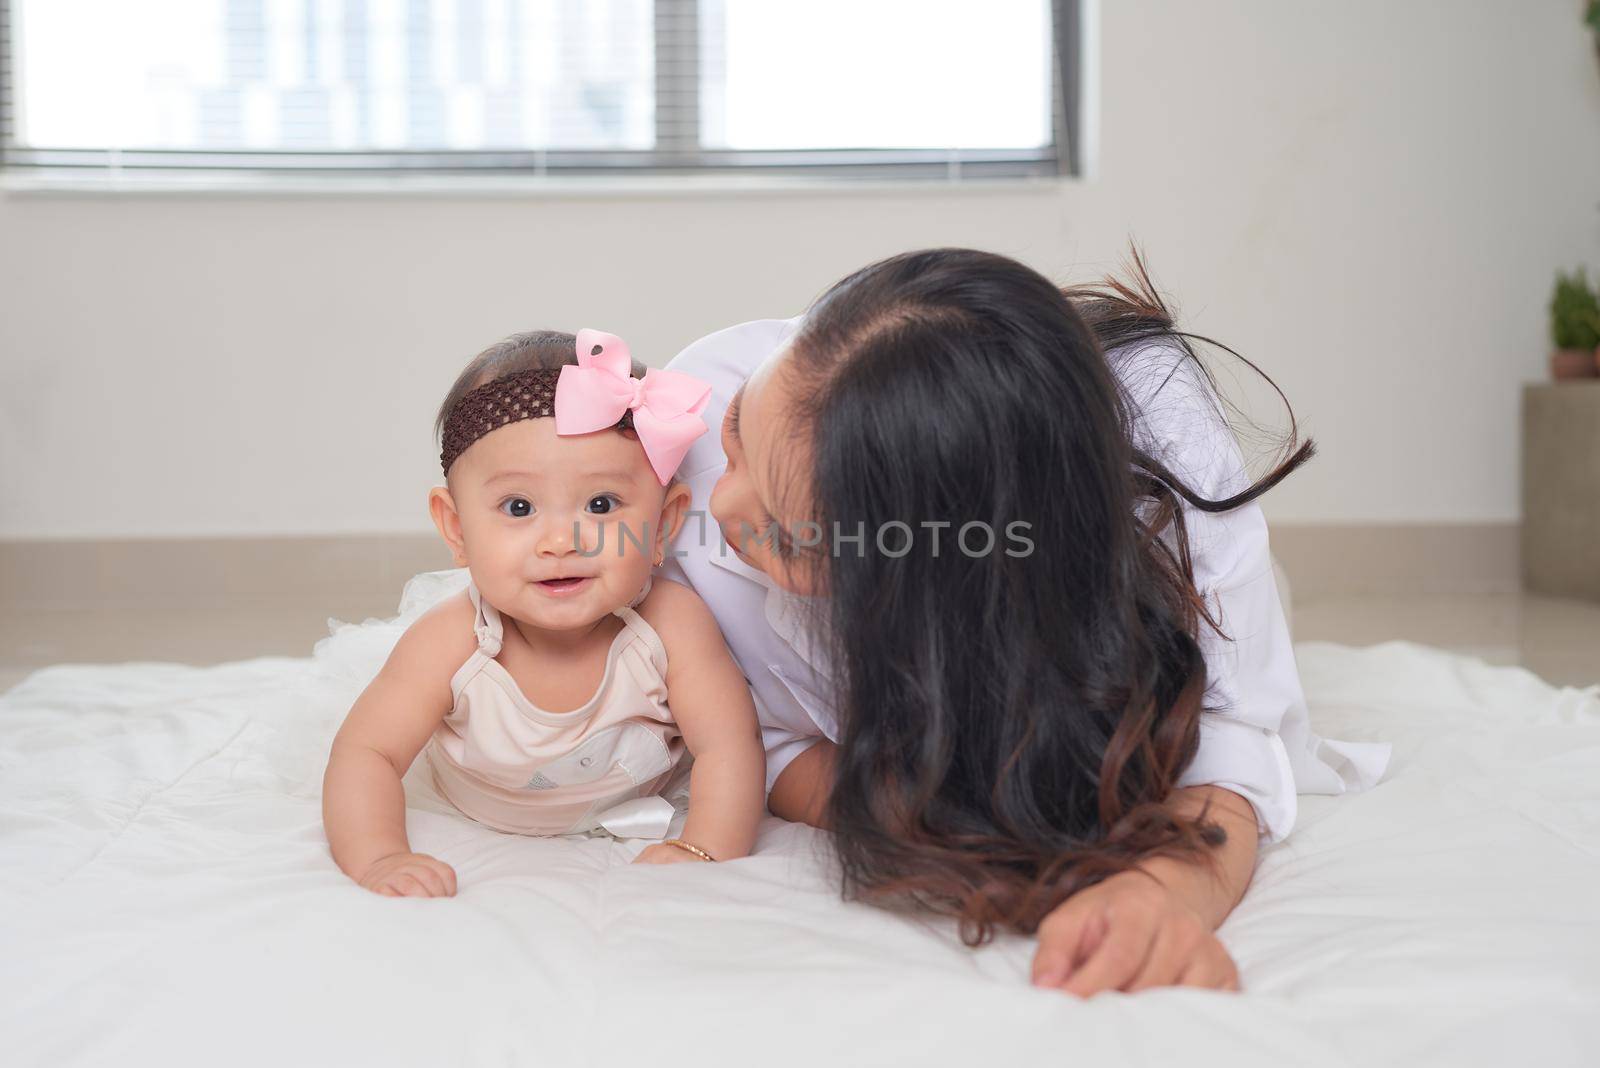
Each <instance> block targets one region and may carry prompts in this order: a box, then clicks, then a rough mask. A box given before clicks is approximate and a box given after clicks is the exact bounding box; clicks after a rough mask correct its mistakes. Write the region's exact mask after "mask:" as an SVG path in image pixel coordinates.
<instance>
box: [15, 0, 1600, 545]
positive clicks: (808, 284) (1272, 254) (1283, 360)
mask: <svg viewBox="0 0 1600 1068" xmlns="http://www.w3.org/2000/svg"><path fill="white" fill-rule="evenodd" d="M1103 6H1104V10H1103V12H1102V16H1101V35H1102V41H1101V44H1102V53H1101V57H1100V64H1101V72H1102V73H1101V78H1102V81H1101V111H1100V114H1099V128H1100V133H1101V139H1100V143H1099V145H1098V152H1097V155H1098V159H1099V167H1098V173H1097V174H1096V175H1095V176H1094V177H1093V178H1092V179H1090V180H1086V181H1080V182H1073V183H1069V184H1066V185H1064V186H1061V187H1055V188H1046V189H1043V190H1040V189H1016V188H1013V189H1011V190H1009V191H1000V192H996V191H993V190H978V189H970V190H956V191H951V192H935V191H928V192H916V193H911V194H906V193H904V192H895V193H885V192H881V191H880V192H876V193H875V192H871V191H861V192H848V193H831V192H830V193H814V194H805V195H797V194H793V193H783V194H773V193H763V194H738V195H727V194H723V195H688V196H663V195H653V196H645V195H634V196H628V197H611V198H571V197H569V198H550V197H540V196H496V197H484V196H476V197H470V196H458V197H442V196H436V195H429V196H404V197H400V196H382V197H364V198H357V197H349V196H326V197H308V196H262V195H253V196H252V195H233V196H195V195H191V196H152V195H121V196H85V195H62V194H54V195H42V194H32V195H24V194H12V195H8V196H5V197H3V198H0V537H3V538H37V537H53V536H86V537H117V536H136V535H208V534H229V533H275V532H295V533H330V532H353V531H362V532H367V531H423V530H426V529H428V526H427V520H426V516H425V513H424V509H423V494H424V491H425V489H426V488H427V486H429V485H431V484H432V481H433V479H434V477H435V473H436V466H435V465H436V460H435V452H434V448H433V444H432V442H431V440H430V437H429V430H430V420H431V417H432V415H433V411H434V407H435V405H436V404H437V403H438V400H439V398H440V396H441V395H442V393H443V391H444V390H445V388H446V387H447V386H448V384H449V382H450V380H451V379H452V377H453V376H454V374H455V372H456V371H457V370H458V368H459V366H460V364H461V363H462V362H463V361H464V360H465V359H466V358H467V357H468V356H469V355H471V353H472V352H474V351H476V350H477V349H478V348H479V347H481V346H482V345H484V344H485V343H487V342H489V341H492V340H494V339H495V338H497V337H499V336H500V335H502V334H505V333H508V332H510V331H513V330H518V329H526V328H530V327H536V326H551V327H564V328H576V327H578V326H584V325H593V326H597V327H602V328H605V329H608V330H612V331H614V332H616V333H619V334H621V335H623V336H625V337H627V338H629V339H630V341H632V343H633V344H634V346H635V351H636V352H637V353H639V354H641V355H643V356H645V357H646V358H647V359H649V360H650V361H651V362H661V361H664V360H665V359H667V358H669V357H670V356H671V354H672V353H673V352H675V351H676V350H677V349H678V348H679V347H681V346H682V345H684V344H685V343H687V342H688V341H691V340H693V339H694V338H695V337H696V336H698V335H700V334H702V333H705V332H707V331H709V330H712V329H715V328H718V327H721V326H724V325H727V324H730V323H733V322H736V321H740V320H744V319H749V318H757V317H764V316H781V315H790V314H794V313H795V312H797V311H799V310H800V309H801V308H802V307H803V306H804V305H805V303H806V302H807V301H808V300H809V299H810V298H811V297H813V296H814V295H815V294H816V293H817V292H818V291H820V290H821V289H822V288H823V287H824V286H826V285H827V284H828V283H829V282H830V281H832V280H833V279H835V278H836V277H838V276H840V275H842V274H843V273H845V272H846V271H848V270H850V269H852V268H854V267H857V266H859V265H861V264H863V263H865V262H867V261H869V260H872V259H874V258H877V257H879V256H882V255H885V254H888V253H892V252H896V251H899V250H902V249H907V248H914V247H920V246H929V245H940V244H965V245H977V246H982V247H986V248H990V249H995V250H997V251H1001V252H1005V253H1009V254H1011V255H1015V256H1019V257H1021V258H1023V259H1025V260H1027V261H1028V262H1030V263H1032V264H1033V265H1035V266H1036V267H1038V268H1040V269H1041V270H1044V271H1046V272H1049V273H1051V274H1053V275H1056V276H1058V277H1062V278H1083V277H1087V276H1089V275H1092V274H1094V273H1096V272H1098V271H1099V270H1101V269H1103V268H1105V267H1108V266H1111V265H1113V264H1114V263H1115V261H1116V260H1117V259H1118V257H1119V256H1120V254H1121V252H1122V249H1123V246H1124V243H1125V240H1126V238H1127V237H1128V236H1129V235H1134V236H1136V237H1137V238H1138V239H1139V240H1140V241H1141V242H1142V243H1143V244H1144V246H1145V248H1146V250H1147V252H1148V253H1149V256H1150V258H1151V262H1152V263H1153V265H1154V267H1155V270H1156V272H1157V274H1158V276H1159V279H1160V281H1161V282H1162V283H1163V285H1164V286H1165V287H1166V288H1167V289H1168V290H1170V291H1171V292H1172V293H1173V294H1175V295H1176V297H1177V298H1178V300H1179V302H1180V304H1181V305H1182V307H1183V308H1184V310H1185V312H1186V313H1187V315H1186V318H1187V321H1188V323H1189V324H1190V325H1191V326H1192V327H1193V328H1195V329H1198V330H1200V331H1202V332H1205V333H1210V334H1213V335H1215V336H1218V337H1221V338H1224V339H1226V340H1228V341H1230V342H1231V343H1233V344H1234V345H1235V346H1236V347H1238V348H1239V349H1240V350H1242V351H1243V352H1245V353H1247V354H1248V355H1250V356H1252V357H1254V358H1256V359H1257V360H1258V361H1259V362H1260V363H1262V364H1263V365H1264V366H1265V367H1266V368H1267V369H1268V370H1269V371H1270V372H1271V373H1272V374H1273V375H1274V376H1275V377H1276V378H1277V380H1278V382H1279V383H1280V384H1281V385H1282V386H1283V387H1284V389H1285V390H1286V392H1287V393H1288V394H1289V396H1290V397H1291V398H1292V399H1293V400H1294V402H1295V404H1296V406H1297V408H1298V410H1299V412H1300V414H1301V416H1302V421H1303V423H1304V424H1305V425H1306V426H1307V427H1308V428H1309V430H1310V431H1311V432H1312V433H1314V434H1315V435H1316V436H1317V437H1318V438H1319V439H1320V440H1321V443H1322V448H1323V454H1322V456H1321V458H1320V459H1318V460H1317V461H1316V462H1315V463H1314V464H1313V465H1312V466H1310V467H1309V468H1307V469H1306V470H1305V471H1304V472H1302V473H1301V474H1299V475H1297V476H1296V477H1295V478H1293V479H1291V480H1290V481H1289V482H1287V483H1285V484H1284V485H1283V486H1282V487H1280V488H1279V489H1277V490H1276V491H1274V493H1273V494H1272V495H1271V497H1270V498H1269V511H1270V512H1271V514H1272V515H1273V516H1274V517H1275V518H1277V519H1280V520H1303V521H1358V522H1359V521H1404V520H1418V521H1479V520H1484V521H1498V520H1511V519H1515V518H1516V516H1517V512H1518V490H1517V474H1516V471H1517V452H1518V430H1517V412H1518V386H1519V383H1521V382H1523V381H1525V380H1528V379H1532V378H1538V377H1540V376H1542V374H1543V369H1542V368H1543V361H1544V358H1545V351H1546V340H1545V335H1544V304H1545V301H1546V299H1547V295H1548V288H1549V285H1550V282H1551V278H1552V274H1553V272H1554V270H1555V269H1556V267H1558V266H1561V265H1570V264H1576V263H1579V262H1582V261H1585V260H1587V261H1589V262H1590V263H1596V264H1600V210H1597V200H1600V66H1597V64H1596V61H1595V54H1594V49H1593V47H1592V45H1591V43H1590V42H1589V41H1588V40H1587V39H1586V37H1585V35H1584V33H1583V32H1582V29H1581V27H1580V26H1579V24H1578V17H1579V16H1578V11H1579V8H1580V6H1581V5H1580V3H1579V2H1578V0H1342V2H1340V3H1338V4H1328V3H1321V4H1311V3H1302V2H1285V0H1204V2H1201V0H1193V2H1190V0H1108V2H1106V3H1105V4H1104V5H1103Z"/></svg>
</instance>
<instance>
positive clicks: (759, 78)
mask: <svg viewBox="0 0 1600 1068" xmlns="http://www.w3.org/2000/svg"><path fill="white" fill-rule="evenodd" d="M1078 17H1079V13H1078V4H1077V3H1076V2H1075V0H984V2H983V3H973V2H971V0H805V2H803V3H788V2H783V0H141V2H138V3H131V2H128V0H0V164H3V165H4V166H6V167H7V168H12V169H28V168H50V169H60V168H113V167H114V168H123V169H149V170H161V169H182V170H192V169H228V170H268V171H284V170H288V171H298V172H308V171H309V172H329V171H342V172H369V173H370V172H374V171H380V172H393V171H431V172H439V171H478V170H485V169H488V170H509V171H528V172H537V173H557V172H564V173H575V174H587V173H597V174H598V173H615V172H619V171H627V172H644V173H693V172H698V171H726V170H746V169H758V170H771V171H778V172H788V173H840V174H845V175H860V176H901V177H916V176H927V177H937V178H947V177H950V176H952V175H976V176H997V175H1009V174H1015V175H1024V174H1057V173H1072V172H1074V171H1075V170H1076V167H1075V166H1074V147H1075V133H1076V129H1077V106H1078V91H1077V83H1078V69H1079V55H1078V48H1079V45H1078Z"/></svg>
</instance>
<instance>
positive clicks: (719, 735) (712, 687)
mask: <svg viewBox="0 0 1600 1068" xmlns="http://www.w3.org/2000/svg"><path fill="white" fill-rule="evenodd" d="M639 613H640V615H642V616H643V617H644V619H645V621H646V622H647V623H649V624H650V625H651V626H652V627H654V628H655V631H656V633H657V634H659V635H661V642H662V644H663V645H664V646H666V650H667V703H668V705H669V706H670V707H671V709H672V716H673V719H675V720H676V721H677V723H678V729H679V730H681V731H682V732H683V740H684V743H685V744H686V745H687V746H688V747H689V752H691V753H693V754H694V770H693V772H691V773H690V776H689V819H688V822H687V823H685V824H684V828H683V840H684V841H685V842H688V843H689V844H691V845H694V846H698V847H699V848H701V849H703V850H705V851H706V852H707V853H710V854H711V855H712V856H713V857H714V858H716V859H717V860H732V859H733V858H735V857H742V856H745V855H746V854H748V853H749V852H750V849H751V847H752V846H754V845H755V840H756V827H757V825H758V824H759V823H760V822H761V810H762V808H763V805H764V801H765V790H764V785H765V783H766V774H767V771H766V769H767V756H766V750H765V749H763V748H762V745H761V729H760V727H759V725H758V724H757V722H756V708H755V701H754V699H753V698H752V697H751V696H750V686H749V684H748V683H746V682H745V679H744V675H742V674H741V673H740V671H739V665H738V664H736V663H735V662H734V659H733V654H732V653H730V652H729V651H728V646H727V643H725V642H724V641H723V640H722V632H721V631H720V630H718V629H717V621H716V619H715V618H714V617H713V616H712V614H711V609H709V608H707V607H706V604H705V602H704V601H702V600H701V599H700V597H699V596H698V595H697V594H696V593H695V592H694V591H693V590H690V589H689V588H688V587H687V586H680V585H678V584H677V583H675V582H671V581H668V580H666V579H659V578H658V579H657V580H656V583H655V585H654V587H652V589H651V590H650V595H649V596H648V597H646V598H645V601H644V603H643V604H641V605H640V606H639ZM639 859H640V860H642V861H646V862H651V861H658V862H669V861H678V860H693V859H694V855H693V854H692V853H689V852H687V851H685V850H682V849H678V848H677V847H675V846H663V845H653V846H651V847H649V848H648V849H646V850H645V851H644V853H642V854H640V856H639Z"/></svg>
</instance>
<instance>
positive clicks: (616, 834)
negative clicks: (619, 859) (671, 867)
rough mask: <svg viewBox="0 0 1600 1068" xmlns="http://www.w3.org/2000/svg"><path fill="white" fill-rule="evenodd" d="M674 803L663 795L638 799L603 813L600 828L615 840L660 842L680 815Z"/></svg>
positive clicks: (614, 806) (625, 802) (652, 795)
mask: <svg viewBox="0 0 1600 1068" xmlns="http://www.w3.org/2000/svg"><path fill="white" fill-rule="evenodd" d="M677 811H678V810H677V809H676V808H675V807H673V804H672V802H671V801H668V800H667V799H666V798H664V797H662V796H661V795H660V794H651V795H650V796H648V797H635V798H632V799H631V800H628V801H624V802H622V803H621V804H620V805H613V806H611V807H610V808H608V809H606V810H605V811H604V812H602V813H600V827H601V829H602V830H604V831H605V832H606V833H607V834H609V835H611V836H612V837H613V838H649V839H652V840H654V841H657V842H659V841H661V840H662V839H663V838H665V837H666V836H667V830H668V828H670V827H671V826H672V817H673V816H675V815H676V814H677Z"/></svg>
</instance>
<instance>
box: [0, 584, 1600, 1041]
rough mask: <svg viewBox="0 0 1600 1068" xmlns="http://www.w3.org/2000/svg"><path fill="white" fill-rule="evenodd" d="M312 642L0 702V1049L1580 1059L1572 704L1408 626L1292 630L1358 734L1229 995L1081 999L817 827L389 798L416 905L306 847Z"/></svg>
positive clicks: (1590, 928)
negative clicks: (669, 860) (732, 827)
mask: <svg viewBox="0 0 1600 1068" xmlns="http://www.w3.org/2000/svg"><path fill="white" fill-rule="evenodd" d="M446 582H448V580H447V579H446V578H444V577H442V576H437V575H436V576H420V577H419V579H418V580H415V581H414V582H413V584H412V586H411V587H410V588H409V589H408V593H407V597H408V601H407V603H406V604H405V605H403V606H402V607H403V609H404V610H405V612H406V613H407V614H404V615H402V616H401V617H400V618H399V619H398V620H396V621H387V622H378V621H369V623H368V624H366V625H363V626H360V627H345V628H343V629H341V630H340V631H339V632H338V633H337V634H336V635H335V636H334V637H332V638H330V639H328V640H327V641H325V642H323V643H322V644H321V645H319V646H318V649H317V652H316V655H315V656H314V657H311V658H306V659H282V658H270V659H258V660H251V661H244V662H240V663H233V664H224V665H221V666H217V667H211V668H193V667H183V666H176V665H171V664H151V663H143V664H123V665H115V666H71V665H69V666H61V667H54V668H49V669H46V670H44V671H40V672H38V673H36V674H35V675H33V676H31V677H30V678H28V679H27V680H25V681H24V682H23V683H21V684H20V685H19V686H17V687H16V688H15V689H14V690H12V691H11V692H10V693H8V694H6V695H4V696H3V697H0V1062H3V1063H5V1064H10V1065H50V1066H56V1065H77V1064H102V1063H103V1064H113V1063H115V1064H118V1065H124V1066H126V1065H144V1064H152V1065H154V1064H161V1065H190V1064H195V1065H198V1064H217V1063H227V1064H232V1065H255V1064H274V1065H281V1064H295V1065H300V1064H329V1065H365V1064H388V1065H439V1064H471V1065H478V1064H534V1065H606V1066H609V1065H622V1064H627V1063H649V1064H652V1065H676V1064H686V1065H687V1064H695V1065H722V1064H738V1065H752V1066H761V1065H833V1064H844V1065H864V1064H902V1063H920V1064H939V1065H942V1064H960V1065H973V1064H978V1065H986V1064H990V1063H994V1064H999V1063H1024V1062H1026V1063H1056V1064H1093V1065H1148V1066H1165V1065H1179V1064H1182V1065H1191V1064H1226V1065H1230V1066H1237V1065H1254V1064H1263V1065H1269V1064H1270V1065H1273V1066H1275V1068H1282V1066H1284V1065H1320V1064H1330V1065H1331V1064H1362V1065H1370V1064H1386V1063H1394V1064H1401V1063H1404V1064H1413V1063H1429V1064H1452V1065H1462V1064H1505V1063H1508V1062H1520V1063H1528V1064H1540V1065H1552V1064H1574V1065H1576V1064H1595V1063H1600V900H1597V891H1600V692H1597V691H1596V690H1594V689H1590V690H1587V691H1577V690H1570V689H1569V690H1559V689H1554V688H1551V687H1549V686H1547V685H1545V684H1544V683H1542V682H1541V681H1539V680H1538V679H1537V678H1535V677H1534V676H1532V675H1530V674H1528V673H1526V672H1524V671H1520V670H1517V669H1511V668H1496V667H1490V666H1487V665H1484V664H1482V663H1480V662H1477V661H1474V660H1470V659H1466V658H1462V657H1458V656H1453V655H1450V654H1447V653H1443V652H1440V651H1437V650H1431V649H1426V648H1422V647H1418V646H1412V645H1406V644H1389V645H1383V646H1377V647H1374V648H1371V649H1363V650H1357V649H1349V648H1343V647H1338V646H1333V645H1324V644H1303V645H1301V646H1300V647H1299V649H1298V654H1299V657H1300V664H1301V670H1302V673H1303V676H1304V681H1305V687H1306V692H1307V694H1308V697H1309V698H1310V701H1311V706H1312V713H1313V722H1314V726H1315V727H1316V729H1317V730H1318V731H1319V732H1322V733H1325V734H1327V735H1330V736H1335V737H1340V738H1349V739H1356V740H1387V741H1391V742H1393V743H1394V747H1395V754H1394V760H1393V765H1392V768H1391V771H1390V773H1389V776H1388V779H1387V780H1386V781H1385V782H1384V783H1383V784H1382V785H1380V786H1379V787H1378V788H1376V789H1375V790H1373V791H1372V792H1371V793H1369V794H1364V795H1353V796H1347V797H1343V798H1325V797H1303V798H1301V815H1300V822H1299V825H1298V827H1297V829H1296V831H1295V832H1294V834H1293V835H1292V836H1291V837H1290V838H1289V840H1288V841H1287V842H1285V843H1283V844H1282V845H1280V846H1278V847H1275V848H1273V849H1271V850H1269V851H1268V852H1267V853H1266V854H1265V855H1264V856H1263V858H1262V861H1261V865H1260V868H1259V870H1258V872H1257V875H1256V878H1255V882H1254V884H1253V886H1252V888H1251V890H1250V892H1249V894H1248V895H1247V897H1246V899H1245V901H1244V902H1243V904H1242V905H1241V906H1240V907H1239V909H1238V910H1237V911H1236V912H1235V913H1234V915H1233V916H1232V918H1230V919H1229V921H1228V922H1227V924H1226V926H1225V927H1224V928H1223V930H1222V937H1223V939H1224V941H1225V942H1226V943H1227V944H1228V946H1229V948H1230V949H1231V950H1232V952H1233V953H1234V955H1235V957H1236V959H1237V960H1238V962H1239V965H1240V969H1241V973H1242V977H1243V981H1244V984H1245V987H1246V992H1245V993H1244V994H1243V995H1240V996H1228V995H1222V994H1209V993H1202V992H1194V991H1178V990H1166V991H1155V992H1151V993H1146V994H1141V995H1137V996H1132V997H1130V996H1125V995H1120V994H1112V995H1105V996H1101V997H1097V998H1094V999H1092V1000H1090V1001H1086V1002H1085V1001H1077V1000H1074V999H1071V998H1069V997H1067V996H1064V995H1061V994H1059V993H1052V992H1046V991H1037V990H1034V989H1031V988H1030V987H1029V986H1028V985H1027V975H1028V961H1029V955H1030V951H1031V944H1030V942H1029V941H1028V940H1025V939H1020V938H1009V937H1008V938H1004V939H1002V940H1001V941H1000V942H999V943H998V944H996V945H993V946H990V947H988V948H985V949H983V950H980V951H977V952H973V951H969V950H967V949H966V948H964V947H962V946H961V945H960V944H959V942H958V941H956V939H955V938H954V937H953V935H952V934H951V932H950V931H949V930H948V929H947V928H946V927H945V926H944V925H942V924H932V923H926V922H923V921H919V920H915V919H910V918H904V917H898V916H893V915H889V914H886V913H884V912H881V911H879V910H876V909H872V908H870V907H866V906H859V905H846V904H844V903H842V902H841V901H840V900H839V897H838V894H837V891H836V885H835V883H834V881H833V878H832V876H831V874H830V871H829V868H828V864H827V860H826V852H825V844H824V839H823V838H822V836H820V835H818V834H817V833H816V832H813V831H811V830H809V829H807V828H802V827H798V826H794V825H788V824H784V823H782V822H780V821H777V820H773V819H769V820H767V822H766V823H765V825H764V827H763V829H762V834H761V840H760V843H759V847H758V853H757V854H756V855H755V856H753V857H750V858H748V859H745V860H740V861H737V862H732V863H726V864H720V865H716V866H714V867H713V866H710V865H674V866H671V867H667V868H658V867H651V868H639V867H632V866H630V865H629V864H628V860H629V859H630V856H631V853H632V849H631V848H630V847H629V846H627V845H623V844H619V843H615V842H610V841H603V840H535V839H525V838H517V837H513V836H507V835H502V834H499V833H497V832H494V831H491V830H487V829H485V828H483V827H480V826H478V825H475V824H473V823H470V822H468V821H466V820H465V819H462V818H459V817H456V816H453V815H450V814H446V813H443V812H436V811H429V810H426V809H425V808H424V809H414V810H413V811H412V813H411V817H410V828H411V834H412V840H413V842H414V844H415V847H416V848H417V849H419V850H423V851H426V852H429V853H433V854H436V855H438V856H440V857H442V858H444V859H445V860H447V861H449V862H450V863H451V864H453V865H454V866H455V867H456V870H457V871H458V873H459V875H460V893H459V895H458V896H457V897H455V898H454V899H447V900H409V899H391V898H381V897H377V896H374V895H372V894H369V893H367V892H366V891H364V890H361V889H359V888H358V887H356V886H355V885H354V884H353V883H351V882H350V881H349V880H348V879H346V878H345V877H344V876H343V875H342V874H340V873H339V872H338V871H337V870H336V869H335V868H334V866H333V863H332V861H331V860H330V858H329V856H328V853H327V846H326V842H325V840H324V838H323V834H322V826H321V819H320V811H319V790H320V780H321V774H322V769H323V762H324V759H325V755H326V751H327V745H328V742H329V740H330V739H331V737H332V734H333V732H334V730H335V729H336V728H337V725H338V723H339V721H340V719H341V718H342V716H343V714H344V711H345V709H346V708H347V707H348V705H349V703H350V701H351V700H352V699H353V697H354V696H355V694H356V693H357V692H359V690H360V687H361V685H362V684H363V683H364V681H365V678H366V676H368V675H370V673H371V672H372V671H373V670H375V669H376V666H377V664H378V663H380V662H381V660H382V658H383V656H384V655H385V653H386V652H387V649H388V646H389V644H390V643H392V641H393V640H394V637H395V635H396V634H397V633H398V632H399V629H400V628H401V627H402V626H403V625H404V622H405V620H406V619H407V618H409V617H410V616H411V615H414V614H415V612H416V611H417V610H418V609H419V607H420V606H421V605H422V604H424V603H427V602H428V601H430V600H431V599H432V598H433V597H436V596H438V595H439V594H440V592H441V590H442V589H443V586H442V585H441V583H446Z"/></svg>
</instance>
